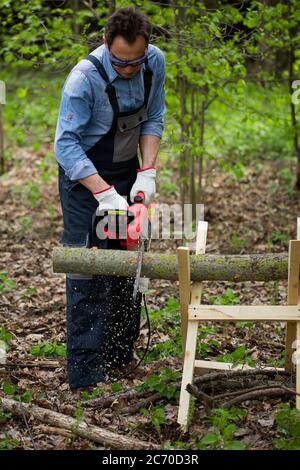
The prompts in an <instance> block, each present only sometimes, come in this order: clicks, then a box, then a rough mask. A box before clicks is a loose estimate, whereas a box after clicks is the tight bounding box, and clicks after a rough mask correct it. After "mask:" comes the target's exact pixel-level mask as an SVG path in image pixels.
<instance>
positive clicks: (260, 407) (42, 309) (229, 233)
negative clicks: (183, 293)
mask: <svg viewBox="0 0 300 470" xmlns="http://www.w3.org/2000/svg"><path fill="white" fill-rule="evenodd" d="M47 152H48V153H49V152H51V148H50V145H49V148H47V147H46V146H45V147H43V148H42V149H40V150H39V151H38V152H36V153H33V152H32V151H29V150H27V149H26V148H21V149H19V150H18V154H17V155H16V159H17V164H15V165H14V166H13V167H11V168H10V169H9V171H8V173H6V175H4V176H3V177H2V178H1V185H0V218H1V228H0V230H1V239H0V251H1V267H0V271H1V272H2V274H1V276H2V277H1V280H0V295H1V297H0V326H2V334H3V335H4V329H3V327H4V328H5V331H8V332H10V333H11V338H10V339H9V351H8V355H7V361H8V363H9V366H0V383H1V391H0V397H2V398H4V397H6V398H18V397H23V398H24V400H25V401H30V403H31V404H34V405H38V406H40V407H42V408H45V409H49V410H53V411H57V412H59V413H62V414H64V415H67V416H72V417H75V419H77V421H78V422H80V420H84V421H86V422H87V423H89V424H93V425H95V426H98V427H100V428H105V429H106V430H109V431H111V432H114V433H116V434H119V435H124V436H127V437H128V438H131V439H132V441H133V442H134V441H138V440H140V441H144V442H148V443H149V448H150V445H151V444H150V443H154V444H156V445H158V446H160V448H161V449H166V448H170V449H172V448H175V449H176V448H191V449H196V448H198V447H202V448H217V449H218V448H224V447H225V448H226V446H227V448H230V446H231V445H233V446H234V445H236V444H232V442H235V443H236V441H238V442H239V443H241V446H244V447H247V448H248V449H253V450H258V449H275V448H276V445H275V440H276V438H278V437H280V436H281V433H280V430H279V429H278V426H277V424H276V420H275V419H274V416H275V414H276V412H278V410H279V409H280V406H281V404H282V403H283V402H285V403H288V402H289V403H290V404H291V406H294V403H295V400H294V397H293V396H292V397H291V398H290V396H282V397H275V398H274V397H273V398H272V397H267V396H265V397H264V396H263V397H258V399H257V400H248V401H244V402H242V403H241V404H240V405H239V410H242V411H238V412H234V411H232V413H231V414H230V412H227V414H226V413H225V415H224V414H223V424H222V423H221V421H220V419H219V421H218V420H217V418H216V417H218V416H219V418H220V416H221V415H222V411H220V408H218V410H219V411H216V412H213V413H212V412H211V410H209V409H208V407H207V404H205V403H202V402H201V401H196V402H195V403H194V407H193V408H194V412H193V416H192V421H191V425H190V427H189V430H188V432H187V433H185V434H183V433H182V432H181V430H180V427H179V426H178V424H177V422H176V418H177V412H178V391H177V392H176V393H175V392H174V393H173V395H172V393H171V392H170V387H169V386H168V384H165V385H164V387H163V388H164V391H163V392H162V396H161V398H160V399H159V400H158V401H156V402H155V403H153V404H152V405H150V406H149V405H148V406H146V407H145V409H144V410H142V411H139V410H138V409H136V408H139V405H140V403H141V402H140V401H139V400H141V398H139V397H138V396H137V397H136V398H135V399H133V400H130V401H129V400H127V399H126V398H124V397H122V394H124V392H125V391H126V390H132V389H134V388H135V387H138V386H143V384H144V388H145V387H146V388H147V387H148V388H147V390H148V392H149V395H151V394H153V393H155V391H156V390H157V387H158V385H157V383H158V382H159V380H161V381H162V382H163V380H171V381H174V380H177V381H178V373H180V372H181V369H182V356H181V352H180V348H181V344H180V333H179V324H178V285H177V283H174V282H168V281H152V282H151V289H150V292H149V295H148V297H147V302H148V306H149V309H150V318H152V319H153V325H152V329H153V331H152V337H151V344H150V351H149V356H148V359H146V362H145V363H143V364H141V365H140V366H139V367H138V369H137V370H136V371H134V372H133V373H132V374H130V376H129V377H126V378H124V379H121V380H119V381H117V382H107V383H105V384H100V385H99V387H97V388H96V389H94V391H90V392H88V391H86V392H85V393H84V392H78V391H77V392H71V391H70V390H69V388H68V384H67V382H66V367H65V358H64V357H63V356H60V352H59V351H60V349H59V347H58V348H57V345H60V344H65V342H66V319H65V281H64V275H62V274H61V275H57V274H53V272H52V265H51V252H52V249H53V248H54V247H55V246H58V245H59V238H60V235H61V232H62V217H61V211H60V205H59V197H58V191H57V182H56V178H55V164H54V163H53V162H52V163H49V162H47V163H46V164H45V163H43V157H44V155H45V153H47ZM281 165H282V163H281ZM281 168H282V167H281V166H280V164H279V163H278V162H268V161H266V162H264V163H263V164H262V163H261V164H256V165H253V166H252V167H251V169H248V170H247V171H246V173H245V175H244V177H243V178H242V179H240V180H239V181H236V180H234V179H232V177H230V176H229V175H228V174H225V173H220V172H219V171H217V170H215V171H214V170H211V171H210V174H209V176H208V177H207V178H206V180H205V187H204V193H203V200H202V201H201V202H203V203H204V204H205V219H206V220H207V221H208V223H209V229H208V240H207V250H206V251H207V253H227V254H229V253H231V254H233V253H234V254H237V253H241V254H243V253H267V252H282V251H287V250H288V241H289V240H290V239H293V238H295V237H296V218H297V216H298V215H299V214H300V199H299V194H298V193H296V192H294V191H292V190H291V189H289V187H288V185H287V184H285V182H284V181H283V180H281V179H280V178H279V177H278V176H277V175H278V171H279V169H281ZM162 195H163V192H162ZM177 196H178V195H176V194H168V195H166V194H165V195H163V196H161V197H160V199H159V202H170V201H172V202H174V201H176V198H177ZM177 245H178V241H169V242H167V241H154V242H153V244H152V250H157V251H159V250H164V251H165V250H169V251H172V252H174V251H175V248H176V246H177ZM3 273H7V274H3ZM204 286H205V291H204V294H203V302H204V303H212V302H215V303H239V302H241V303H244V304H258V303H276V304H283V303H285V302H286V298H287V292H286V288H287V283H286V282H284V281H282V282H267V283H264V284H263V283H254V284H250V283H247V282H245V283H240V284H233V283H230V284H227V285H226V284H225V283H221V282H220V283H207V282H206V283H204ZM173 309H174V312H173ZM164 313H165V314H166V315H165V318H164ZM176 332H177V335H176ZM44 343H51V344H52V349H51V348H50V349H51V350H50V349H49V348H48V352H47V348H46V349H45V348H44V350H43V348H42V347H40V354H41V355H33V354H32V348H33V347H36V348H35V349H34V350H33V351H37V350H38V349H39V348H38V345H42V344H44ZM146 343H147V328H146V322H145V320H144V317H143V324H142V326H141V336H140V338H139V340H138V342H137V346H136V348H137V352H138V353H139V354H141V352H142V351H143V350H144V348H145V346H146ZM166 345H167V346H166ZM30 351H31V353H30ZM43 351H44V354H45V356H46V357H43V356H42V354H43ZM198 353H199V355H200V356H201V358H212V357H216V356H220V355H224V354H226V355H227V358H228V357H229V359H230V358H231V359H232V358H233V360H236V361H240V362H246V363H248V364H250V365H253V364H255V365H256V366H257V367H263V366H266V365H268V366H270V365H275V366H282V364H283V361H284V356H283V353H284V324H282V323H279V324H261V323H259V324H258V323H249V322H248V323H247V322H244V323H242V322H241V323H240V324H239V325H238V326H237V327H234V326H233V325H232V324H226V325H212V324H209V325H208V326H206V327H203V329H202V330H201V343H199V345H198ZM35 354H37V353H35ZM153 377H155V378H156V384H155V383H154V382H155V381H154V382H153ZM151 378H152V386H151ZM164 378H165V379H164ZM243 380H244V379H242V378H241V379H240V380H239V384H240V385H241V386H244V387H247V386H248V387H250V388H251V386H257V385H259V383H258V381H257V380H256V378H253V379H251V377H250V378H249V377H248V378H247V377H246V380H247V381H248V382H247V383H246V384H245V383H243ZM290 381H291V378H290V377H286V378H285V384H286V385H288V386H291V382H290ZM229 382H230V381H227V380H226V378H223V381H222V382H221V384H220V383H219V384H217V385H216V390H214V393H217V392H218V387H219V393H221V392H222V393H224V392H225V391H226V390H229V392H230V391H232V390H235V388H234V387H235V386H238V385H236V384H235V385H234V384H233V383H231V386H230V388H227V383H229ZM177 383H179V382H177ZM145 384H146V385H145ZM247 384H248V385H247ZM271 385H272V384H271V383H270V382H267V383H266V387H270V386H271ZM151 387H152V388H151ZM166 388H169V395H168V393H166V392H165V389H166ZM220 390H221V392H220ZM206 392H207V393H210V392H211V391H207V389H206ZM166 395H168V397H166ZM108 396H110V397H111V396H112V399H111V400H110V403H109V404H107V402H106V406H103V404H104V399H106V398H107V397H108ZM95 398H99V402H98V405H95V408H94V409H92V408H91V407H90V408H88V407H87V405H86V404H87V402H88V401H91V400H92V399H95ZM100 400H103V401H102V403H100ZM137 403H138V404H139V405H138V406H137V407H134V406H133V405H135V404H137ZM128 406H130V407H131V409H129V410H128ZM140 406H142V405H140ZM134 408H135V409H134ZM235 413H236V414H235ZM212 416H215V420H213V419H212ZM0 420H1V422H2V424H1V431H0V448H22V449H32V448H33V442H34V446H35V447H36V448H37V449H43V450H45V449H49V450H52V449H95V448H97V449H104V448H110V447H109V446H105V445H104V444H99V443H97V444H95V442H93V441H92V440H90V439H87V438H83V437H79V436H76V435H75V434H72V432H70V431H63V430H59V429H58V427H57V426H51V425H49V424H48V425H47V424H46V423H42V422H41V421H38V420H37V419H36V418H33V417H32V416H31V417H30V419H29V420H28V427H29V429H30V430H31V433H32V438H31V437H30V434H29V432H28V427H27V426H26V424H25V421H24V419H23V417H22V413H20V414H19V415H15V414H12V415H9V414H8V413H6V412H3V411H2V412H1V413H0ZM220 423H221V424H220ZM224 423H225V427H224ZM232 425H233V427H232ZM222 426H223V427H222ZM228 426H229V428H228ZM230 426H231V427H230ZM225 428H226V429H227V428H228V429H227V431H226V429H225ZM226 432H227V434H226ZM207 435H209V436H213V437H208V438H207V439H206V441H205V440H203V438H204V437H205V436H207ZM216 436H217V437H216ZM226 436H227V437H226ZM201 439H202V443H200V441H201ZM199 443H200V444H199Z"/></svg>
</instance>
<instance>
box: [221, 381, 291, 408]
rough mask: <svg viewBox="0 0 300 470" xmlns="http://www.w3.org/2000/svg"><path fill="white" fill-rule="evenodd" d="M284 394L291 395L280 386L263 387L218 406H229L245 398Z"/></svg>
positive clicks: (254, 398) (252, 398)
mask: <svg viewBox="0 0 300 470" xmlns="http://www.w3.org/2000/svg"><path fill="white" fill-rule="evenodd" d="M285 395H291V392H288V391H287V390H284V389H283V388H282V387H281V386H279V387H274V388H265V389H262V390H256V391H254V392H249V393H243V394H242V395H240V396H238V397H235V398H233V399H232V400H229V401H226V402H225V403H223V404H221V405H220V407H222V408H230V407H231V406H234V405H237V404H239V403H242V402H244V401H247V400H258V399H261V398H266V397H272V398H274V397H282V396H285Z"/></svg>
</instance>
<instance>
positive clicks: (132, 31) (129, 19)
mask: <svg viewBox="0 0 300 470" xmlns="http://www.w3.org/2000/svg"><path fill="white" fill-rule="evenodd" d="M104 34H105V39H106V41H107V44H108V47H110V46H111V45H112V43H113V40H114V39H115V37H116V36H122V37H123V38H124V39H125V40H126V41H127V42H128V43H129V44H133V43H134V42H135V41H136V38H137V36H143V37H144V38H145V41H146V44H147V45H148V43H149V39H150V34H151V24H150V22H149V20H148V18H147V17H146V16H145V15H143V14H142V13H139V12H138V11H136V10H134V9H133V8H120V9H119V10H117V11H116V12H115V13H114V14H113V15H111V16H110V17H109V18H108V21H107V23H106V26H105V33H104Z"/></svg>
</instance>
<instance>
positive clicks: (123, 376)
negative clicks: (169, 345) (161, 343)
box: [112, 294, 151, 382]
mask: <svg viewBox="0 0 300 470" xmlns="http://www.w3.org/2000/svg"><path fill="white" fill-rule="evenodd" d="M142 299H143V301H144V308H145V312H146V318H147V327H148V341H147V346H146V349H145V351H144V354H143V356H142V357H141V359H140V360H139V362H138V363H137V364H136V365H135V366H134V367H133V368H132V369H131V370H129V371H127V372H125V373H124V374H121V375H119V376H118V377H117V378H115V379H114V380H112V382H117V381H118V380H120V379H124V378H125V377H128V376H129V375H130V374H132V372H134V371H135V370H136V369H137V368H138V367H139V366H140V365H141V363H142V362H143V360H144V359H145V357H146V355H147V354H148V351H149V346H150V339H151V327H150V318H149V312H148V308H147V302H146V296H145V294H142Z"/></svg>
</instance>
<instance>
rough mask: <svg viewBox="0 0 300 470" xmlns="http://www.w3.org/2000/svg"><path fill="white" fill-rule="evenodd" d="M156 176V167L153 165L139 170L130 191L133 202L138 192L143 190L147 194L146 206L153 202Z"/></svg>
mask: <svg viewBox="0 0 300 470" xmlns="http://www.w3.org/2000/svg"><path fill="white" fill-rule="evenodd" d="M155 177H156V169H155V168H154V167H153V166H151V167H149V168H145V169H144V170H137V177H136V180H135V183H134V185H133V186H132V188H131V191H130V200H131V202H134V198H135V196H136V195H137V193H139V192H140V191H142V192H143V193H144V195H145V204H146V206H148V204H150V203H151V201H152V199H153V198H154V196H155V189H156V185H155Z"/></svg>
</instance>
